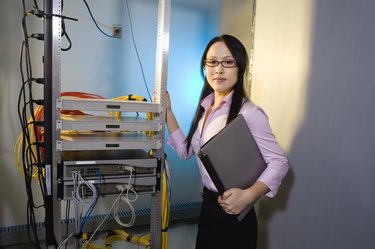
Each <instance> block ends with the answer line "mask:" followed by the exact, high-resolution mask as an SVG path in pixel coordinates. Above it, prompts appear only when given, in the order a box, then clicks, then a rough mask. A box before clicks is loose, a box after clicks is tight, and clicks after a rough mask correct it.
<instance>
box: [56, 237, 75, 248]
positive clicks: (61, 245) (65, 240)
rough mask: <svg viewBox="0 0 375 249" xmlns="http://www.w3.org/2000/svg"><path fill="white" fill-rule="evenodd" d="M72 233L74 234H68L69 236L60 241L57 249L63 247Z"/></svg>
mask: <svg viewBox="0 0 375 249" xmlns="http://www.w3.org/2000/svg"><path fill="white" fill-rule="evenodd" d="M73 235H74V233H71V234H69V236H68V237H67V238H66V239H64V240H63V241H62V242H61V244H60V245H59V247H57V249H61V248H63V246H65V244H66V243H68V240H69V239H70V238H71V237H73Z"/></svg>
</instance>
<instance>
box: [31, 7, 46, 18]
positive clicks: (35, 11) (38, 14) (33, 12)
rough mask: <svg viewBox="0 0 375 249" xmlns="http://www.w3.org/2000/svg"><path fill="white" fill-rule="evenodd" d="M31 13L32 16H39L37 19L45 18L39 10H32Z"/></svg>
mask: <svg viewBox="0 0 375 249" xmlns="http://www.w3.org/2000/svg"><path fill="white" fill-rule="evenodd" d="M29 13H31V14H33V15H35V16H37V17H44V16H45V14H44V12H43V11H41V10H39V9H38V10H32V11H30V12H29Z"/></svg>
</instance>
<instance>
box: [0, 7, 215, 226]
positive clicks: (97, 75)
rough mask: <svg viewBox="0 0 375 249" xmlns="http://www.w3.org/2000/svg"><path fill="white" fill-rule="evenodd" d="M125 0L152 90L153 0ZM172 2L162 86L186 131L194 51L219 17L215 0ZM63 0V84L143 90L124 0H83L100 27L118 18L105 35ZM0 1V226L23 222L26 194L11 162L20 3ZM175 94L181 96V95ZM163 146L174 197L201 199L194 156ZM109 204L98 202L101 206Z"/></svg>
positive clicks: (37, 62) (37, 50) (36, 49)
mask: <svg viewBox="0 0 375 249" xmlns="http://www.w3.org/2000/svg"><path fill="white" fill-rule="evenodd" d="M128 2H129V8H130V13H131V17H132V23H133V29H134V35H135V41H136V43H137V46H138V51H139V54H140V58H141V60H142V63H143V68H144V71H145V77H146V80H147V83H148V86H149V88H150V91H151V94H152V91H153V88H154V80H155V50H156V29H157V1H149V0H137V1H135V0H129V1H128ZM172 2H173V3H172V13H171V36H170V53H169V56H170V58H169V75H168V81H169V82H168V89H169V91H170V92H171V95H172V102H173V106H174V109H175V111H176V116H177V118H178V119H179V121H180V122H181V127H182V128H183V129H184V131H186V132H187V131H188V128H189V126H190V121H191V119H192V117H193V113H194V111H195V108H196V103H197V100H198V98H199V93H200V87H201V84H202V83H201V82H202V81H201V78H200V74H199V60H200V56H201V54H202V52H203V49H204V46H205V44H206V43H207V41H208V40H209V39H210V38H211V37H212V36H213V35H216V34H217V33H218V29H219V25H218V22H217V21H216V20H217V19H218V18H219V17H218V16H219V10H220V4H218V5H217V6H216V5H215V6H214V7H213V6H211V8H209V9H207V8H201V7H190V6H189V5H186V4H184V3H181V2H178V3H175V2H174V1H172ZM64 3H65V4H64V9H65V11H64V14H65V15H67V16H71V17H76V18H78V19H79V22H74V21H69V20H67V21H66V28H67V31H68V33H69V35H70V37H71V39H72V41H73V47H72V49H71V50H70V51H68V52H63V54H62V91H84V92H90V93H95V94H99V95H102V96H104V97H106V98H111V97H116V96H122V95H127V94H136V95H142V96H145V97H147V98H148V96H147V93H146V90H145V86H144V83H143V79H142V75H141V72H140V69H139V65H138V61H137V59H136V55H135V51H134V48H133V44H132V41H131V37H130V27H129V20H128V17H127V14H126V10H125V8H124V2H123V1H122V0H116V1H111V2H110V3H109V2H108V1H88V3H89V4H90V7H91V10H92V12H93V14H94V16H95V17H96V19H97V21H98V23H99V24H100V25H101V28H102V29H103V30H104V31H105V32H107V33H110V29H109V28H110V27H111V26H112V24H121V25H122V27H123V38H122V39H111V38H107V37H105V36H103V35H102V34H101V33H99V31H98V30H97V29H96V27H95V26H94V24H93V23H92V22H91V21H90V18H89V15H88V12H87V10H86V8H85V6H84V4H83V2H82V1H74V0H65V1H64ZM0 9H1V10H3V11H4V13H3V14H2V15H0V31H1V32H0V36H1V39H0V52H1V57H0V87H1V92H0V94H1V98H0V101H1V105H0V106H1V108H0V117H1V120H0V126H1V127H2V128H1V130H0V159H1V161H0V162H1V167H0V171H1V173H0V186H1V188H0V196H1V201H0V210H1V211H0V227H3V226H12V225H16V224H25V223H26V194H25V187H24V181H23V177H22V175H21V174H20V173H19V172H18V171H17V169H16V168H15V166H14V163H13V145H14V143H15V141H16V139H17V136H18V135H19V133H20V125H19V121H18V116H17V98H18V93H19V90H20V87H21V77H20V73H19V67H18V64H19V47H20V45H21V42H22V35H21V18H22V15H23V13H22V4H21V2H20V1H13V0H3V1H1V2H0ZM28 20H31V21H30V23H29V28H30V33H32V32H42V30H43V26H42V24H41V22H40V21H39V20H37V19H36V18H30V19H28ZM187 24H188V25H187ZM108 27H109V28H108ZM34 43H35V45H32V46H33V47H32V56H33V58H32V60H33V66H34V67H35V68H34V70H35V76H37V77H41V75H42V64H41V56H42V53H43V46H42V43H41V42H39V43H38V42H35V41H33V44H34ZM64 45H66V42H65V41H64V39H63V47H64ZM37 92H38V94H40V95H41V93H42V89H37ZM186 95H188V99H186ZM181 99H186V101H180V100H181ZM192 103H194V104H192ZM166 152H167V153H168V159H169V163H170V165H171V167H172V174H173V178H172V181H173V183H172V184H173V189H172V195H173V196H172V201H173V204H176V203H190V202H196V201H200V195H199V192H200V191H201V185H200V177H199V173H198V169H197V167H196V161H195V159H192V160H188V161H181V160H179V159H177V158H176V156H175V154H174V153H173V152H171V151H170V149H169V148H168V146H166ZM34 192H35V195H36V197H35V198H36V200H37V203H41V200H40V199H41V198H40V196H39V195H38V193H39V191H38V188H37V185H36V184H35V191H34ZM180 193H184V194H180ZM108 205H109V204H108V203H104V204H102V205H101V207H102V208H103V207H105V206H108ZM99 209H100V207H99ZM43 217H44V216H43V210H41V211H40V212H37V221H43Z"/></svg>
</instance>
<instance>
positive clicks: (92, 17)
mask: <svg viewBox="0 0 375 249" xmlns="http://www.w3.org/2000/svg"><path fill="white" fill-rule="evenodd" d="M83 2H84V3H85V5H86V7H87V10H88V11H89V14H90V16H91V19H92V21H93V22H94V24H95V26H96V27H97V28H98V30H99V31H100V32H101V33H102V34H103V35H105V36H108V37H113V36H112V35H108V34H106V33H105V32H104V31H103V30H102V29H101V28H100V27H99V25H98V23H97V22H96V20H95V18H94V16H93V15H92V13H91V9H90V7H89V5H88V4H87V2H86V0H83Z"/></svg>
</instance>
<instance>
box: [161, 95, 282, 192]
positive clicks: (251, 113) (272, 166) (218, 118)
mask: <svg viewBox="0 0 375 249" xmlns="http://www.w3.org/2000/svg"><path fill="white" fill-rule="evenodd" d="M232 94H233V92H232V93H230V94H228V96H227V97H226V98H225V99H224V100H223V101H222V102H221V103H220V105H219V106H218V107H217V108H215V109H214V110H213V111H212V112H211V113H210V114H209V116H208V117H207V119H206V123H205V126H204V127H202V126H203V120H204V118H202V119H201V120H200V121H199V124H198V128H197V130H196V131H195V133H194V135H193V138H192V141H191V147H190V150H189V152H187V151H186V143H185V139H186V137H185V135H184V134H183V132H182V131H181V129H178V130H176V131H174V132H173V133H172V134H170V136H169V139H168V141H167V143H168V144H169V145H170V146H171V147H172V149H173V150H174V151H175V152H176V153H177V155H178V156H179V157H180V158H181V159H188V158H190V157H192V156H193V155H195V156H196V158H197V162H198V167H199V171H200V173H201V177H202V183H203V185H204V186H205V187H206V188H208V189H210V190H212V191H215V192H217V189H216V187H215V185H214V183H213V182H212V180H211V178H210V176H209V175H208V173H207V171H206V169H205V168H204V166H203V164H202V162H201V161H200V159H199V157H198V156H197V154H198V152H199V149H200V147H201V146H202V145H203V144H204V143H205V142H207V141H208V140H209V139H210V138H211V137H213V136H214V135H216V134H217V133H218V132H219V131H220V130H221V129H223V128H224V126H225V125H226V120H227V117H228V113H229V109H230V104H231V102H232ZM213 100H214V95H213V94H210V95H208V96H207V97H206V98H205V99H204V100H203V101H202V102H201V106H202V107H203V108H204V109H205V113H204V114H203V117H204V116H205V115H206V111H207V110H208V108H209V107H210V105H211V104H212V103H213ZM240 114H242V115H243V116H244V118H245V120H246V122H247V125H248V126H249V128H250V130H251V133H252V134H253V136H254V139H255V141H256V142H257V144H258V147H259V149H260V151H261V153H262V155H263V157H264V160H265V161H266V163H267V168H266V170H265V171H264V172H263V173H262V174H261V176H260V177H259V178H258V181H261V182H263V183H264V184H266V185H267V186H268V188H269V189H270V191H269V192H268V193H267V194H266V195H267V196H268V197H274V196H275V195H276V193H277V191H278V189H279V186H280V184H281V181H282V179H283V178H284V176H285V175H286V173H287V172H288V169H289V165H288V160H287V158H286V156H285V154H284V153H283V152H282V150H281V149H280V146H279V144H278V143H277V141H276V139H275V136H274V135H273V133H272V130H271V127H270V124H269V122H268V117H267V115H266V114H265V112H264V111H263V110H262V109H261V108H260V107H258V106H256V105H254V104H253V103H251V102H249V101H245V100H244V104H243V106H242V108H241V110H240ZM244 163H246V162H244Z"/></svg>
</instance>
